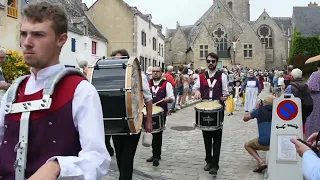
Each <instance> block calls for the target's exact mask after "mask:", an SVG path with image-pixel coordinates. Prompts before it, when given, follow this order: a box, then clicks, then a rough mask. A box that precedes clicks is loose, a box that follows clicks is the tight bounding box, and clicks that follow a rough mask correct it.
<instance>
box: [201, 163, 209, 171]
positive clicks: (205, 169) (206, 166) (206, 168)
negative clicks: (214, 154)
mask: <svg viewBox="0 0 320 180" xmlns="http://www.w3.org/2000/svg"><path fill="white" fill-rule="evenodd" d="M210 168H211V166H210V164H209V163H207V164H206V165H205V166H204V168H203V170H204V171H210Z"/></svg>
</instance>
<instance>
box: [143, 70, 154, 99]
mask: <svg viewBox="0 0 320 180" xmlns="http://www.w3.org/2000/svg"><path fill="white" fill-rule="evenodd" d="M141 77H142V89H143V98H144V102H145V103H146V102H149V101H152V94H151V92H150V88H149V82H148V79H147V76H146V75H145V74H143V73H141Z"/></svg>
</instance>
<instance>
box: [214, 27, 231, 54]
mask: <svg viewBox="0 0 320 180" xmlns="http://www.w3.org/2000/svg"><path fill="white" fill-rule="evenodd" d="M212 35H213V37H214V40H215V43H216V45H217V51H218V52H219V51H227V50H228V35H227V31H226V29H225V28H224V27H223V26H222V25H221V24H219V25H217V27H216V28H215V30H214V31H213V34H212Z"/></svg>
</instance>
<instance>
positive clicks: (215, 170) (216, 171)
mask: <svg viewBox="0 0 320 180" xmlns="http://www.w3.org/2000/svg"><path fill="white" fill-rule="evenodd" d="M209 174H211V175H213V176H214V177H215V176H217V175H218V170H217V169H216V168H211V169H210V172H209Z"/></svg>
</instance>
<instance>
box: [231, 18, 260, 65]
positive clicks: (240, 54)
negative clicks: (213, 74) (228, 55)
mask: <svg viewBox="0 0 320 180" xmlns="http://www.w3.org/2000/svg"><path fill="white" fill-rule="evenodd" d="M245 44H247V45H249V44H251V45H252V46H253V48H252V58H247V57H245V56H244V45H245ZM236 64H242V65H243V66H244V67H249V68H251V69H261V70H264V69H265V46H264V45H262V44H261V41H260V39H259V38H258V36H257V35H256V34H255V31H254V30H253V28H252V27H251V26H250V25H249V24H248V25H247V26H246V28H245V29H244V31H243V33H242V34H241V35H240V37H239V39H238V42H237V45H236Z"/></svg>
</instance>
